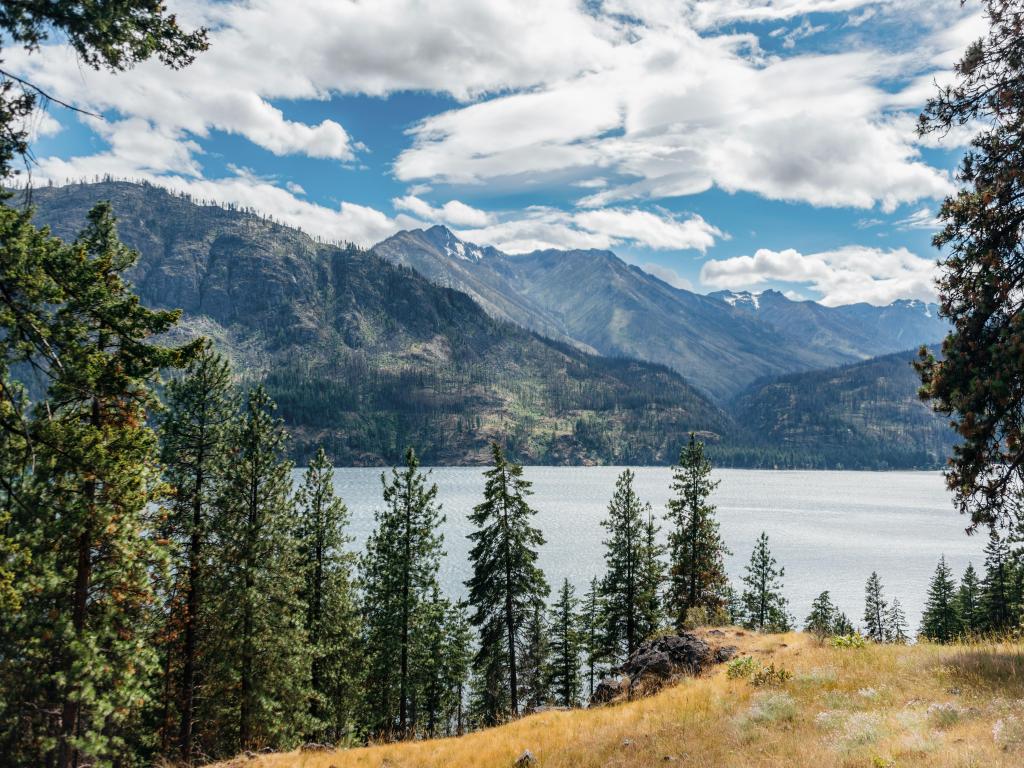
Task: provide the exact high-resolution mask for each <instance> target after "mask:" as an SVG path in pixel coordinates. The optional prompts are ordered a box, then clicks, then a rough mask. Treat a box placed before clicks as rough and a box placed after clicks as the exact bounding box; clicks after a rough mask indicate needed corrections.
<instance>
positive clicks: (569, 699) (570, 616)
mask: <svg viewBox="0 0 1024 768" xmlns="http://www.w3.org/2000/svg"><path fill="white" fill-rule="evenodd" d="M549 626H550V627H551V656H552V658H551V692H552V694H553V696H554V699H555V701H556V703H557V704H559V705H560V706H563V707H575V706H578V705H579V702H580V656H581V655H582V653H583V642H582V641H583V637H582V635H581V632H580V629H581V628H580V615H579V600H578V599H577V598H576V590H575V588H574V587H573V586H572V585H571V584H570V583H569V580H568V579H566V580H565V581H564V582H562V588H561V589H560V590H559V591H558V599H557V600H556V601H555V604H554V606H552V609H551V618H550V620H549Z"/></svg>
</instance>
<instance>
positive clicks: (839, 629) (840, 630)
mask: <svg viewBox="0 0 1024 768" xmlns="http://www.w3.org/2000/svg"><path fill="white" fill-rule="evenodd" d="M856 631H857V629H856V627H854V626H853V622H852V621H850V617H849V616H847V615H846V614H845V613H843V612H842V611H839V612H838V613H837V614H836V620H835V624H834V625H833V627H832V634H833V635H839V636H844V635H852V634H854V633H855V632H856Z"/></svg>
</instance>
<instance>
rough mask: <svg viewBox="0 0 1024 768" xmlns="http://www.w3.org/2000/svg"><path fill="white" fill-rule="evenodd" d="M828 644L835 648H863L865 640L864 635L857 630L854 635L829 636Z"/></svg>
mask: <svg viewBox="0 0 1024 768" xmlns="http://www.w3.org/2000/svg"><path fill="white" fill-rule="evenodd" d="M828 644H829V645H831V646H832V647H833V648H863V647H864V645H865V640H864V636H863V635H861V634H858V633H856V632H855V633H854V634H852V635H836V636H835V637H832V638H829V641H828Z"/></svg>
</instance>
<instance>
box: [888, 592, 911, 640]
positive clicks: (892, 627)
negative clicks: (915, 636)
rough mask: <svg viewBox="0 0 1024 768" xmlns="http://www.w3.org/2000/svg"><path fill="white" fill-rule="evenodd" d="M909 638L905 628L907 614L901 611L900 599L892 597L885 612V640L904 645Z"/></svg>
mask: <svg viewBox="0 0 1024 768" xmlns="http://www.w3.org/2000/svg"><path fill="white" fill-rule="evenodd" d="M908 640H910V635H909V634H908V628H907V615H906V614H905V613H904V612H903V606H902V605H900V601H899V600H897V599H896V598H893V601H892V603H891V604H890V605H889V608H888V610H887V611H886V614H885V642H887V643H895V644H897V645H906V643H907V641H908Z"/></svg>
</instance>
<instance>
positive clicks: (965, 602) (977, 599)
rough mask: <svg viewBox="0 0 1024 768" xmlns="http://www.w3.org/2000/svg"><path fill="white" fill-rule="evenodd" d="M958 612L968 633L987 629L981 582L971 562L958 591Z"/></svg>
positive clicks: (973, 633) (974, 633)
mask: <svg viewBox="0 0 1024 768" xmlns="http://www.w3.org/2000/svg"><path fill="white" fill-rule="evenodd" d="M956 612H957V614H958V615H959V616H960V623H961V626H962V630H963V632H964V633H965V634H967V635H977V634H978V633H980V632H983V631H984V629H985V615H984V612H983V610H982V606H981V582H979V581H978V574H977V572H976V571H975V570H974V566H973V565H972V564H971V563H968V564H967V568H966V570H965V571H964V576H963V578H962V579H961V580H960V588H959V589H958V590H957V593H956Z"/></svg>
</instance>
